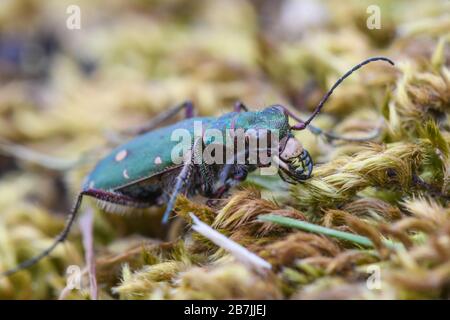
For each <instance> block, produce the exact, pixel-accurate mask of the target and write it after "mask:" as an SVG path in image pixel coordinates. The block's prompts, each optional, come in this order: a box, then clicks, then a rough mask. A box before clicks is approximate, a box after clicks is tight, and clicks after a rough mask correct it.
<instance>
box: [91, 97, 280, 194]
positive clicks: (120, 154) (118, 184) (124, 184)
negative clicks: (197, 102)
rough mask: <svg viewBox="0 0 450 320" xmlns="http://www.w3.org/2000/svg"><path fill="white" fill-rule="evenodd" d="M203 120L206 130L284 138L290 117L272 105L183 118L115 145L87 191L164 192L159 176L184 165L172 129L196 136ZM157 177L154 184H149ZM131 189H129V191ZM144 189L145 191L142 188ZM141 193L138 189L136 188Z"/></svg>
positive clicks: (94, 174)
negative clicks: (175, 152) (175, 154)
mask: <svg viewBox="0 0 450 320" xmlns="http://www.w3.org/2000/svg"><path fill="white" fill-rule="evenodd" d="M196 121H201V123H202V126H203V129H204V130H207V129H218V130H220V131H222V132H224V133H225V131H226V129H234V130H236V129H243V130H244V131H247V130H249V129H267V130H278V132H279V137H280V139H281V138H282V137H284V136H285V135H286V134H287V133H288V132H289V124H288V117H287V115H286V114H285V113H284V112H283V109H282V108H279V107H277V106H272V107H268V108H266V109H264V110H262V111H255V112H231V113H227V114H224V115H222V116H221V117H219V118H213V117H196V118H190V119H185V120H182V121H179V122H177V123H175V124H173V125H169V126H166V127H162V128H159V129H156V130H153V131H150V132H147V133H145V134H142V135H140V136H137V137H135V138H134V139H132V140H130V141H129V142H127V143H125V144H123V145H120V146H119V147H117V148H115V149H114V150H113V151H112V152H111V153H110V154H109V155H107V156H106V157H105V158H104V159H103V160H101V161H99V162H98V164H97V166H96V167H95V168H94V170H93V171H92V172H91V173H90V174H89V175H88V177H87V179H86V182H85V184H84V186H83V190H87V189H92V188H95V189H101V190H106V191H125V192H126V191H129V190H131V189H136V188H138V189H139V188H144V186H145V188H146V191H147V192H143V193H142V196H145V195H146V194H147V193H152V192H154V193H156V194H160V193H161V190H159V189H160V188H159V186H158V185H157V184H159V183H160V182H159V181H158V180H156V179H155V177H157V176H159V175H162V174H164V173H167V172H170V171H174V170H176V169H177V168H180V167H181V166H182V165H181V164H175V163H174V162H173V161H172V159H171V152H172V149H173V148H174V147H175V145H176V144H177V143H178V141H172V139H171V136H172V132H173V131H174V130H176V129H187V130H188V131H189V132H190V133H191V135H192V137H194V123H195V122H196ZM150 180H153V181H154V183H153V184H152V183H145V182H146V181H150ZM127 189H129V190H127ZM141 191H144V190H141ZM133 192H134V193H139V192H138V190H135V191H133Z"/></svg>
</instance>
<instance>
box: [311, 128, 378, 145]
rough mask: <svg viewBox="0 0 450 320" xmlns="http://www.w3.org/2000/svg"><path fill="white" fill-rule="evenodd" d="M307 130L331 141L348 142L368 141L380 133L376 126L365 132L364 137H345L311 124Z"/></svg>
mask: <svg viewBox="0 0 450 320" xmlns="http://www.w3.org/2000/svg"><path fill="white" fill-rule="evenodd" d="M308 129H309V131H311V133H312V134H315V135H322V136H324V137H325V138H326V139H327V140H328V141H333V140H342V141H348V142H365V141H370V140H373V139H375V138H377V137H378V136H379V135H380V133H381V127H377V128H375V129H374V130H372V132H370V133H369V134H367V135H366V136H365V137H355V138H352V137H345V136H342V135H339V134H335V133H333V132H326V131H323V130H322V129H320V128H318V127H314V126H313V125H311V124H310V125H309V126H308Z"/></svg>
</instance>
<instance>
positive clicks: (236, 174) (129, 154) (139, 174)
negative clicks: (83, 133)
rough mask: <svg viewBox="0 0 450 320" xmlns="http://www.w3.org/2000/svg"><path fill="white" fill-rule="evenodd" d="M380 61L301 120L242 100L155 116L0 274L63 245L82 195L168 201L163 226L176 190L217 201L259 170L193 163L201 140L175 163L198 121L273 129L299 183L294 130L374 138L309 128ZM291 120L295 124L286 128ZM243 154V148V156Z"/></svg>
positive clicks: (281, 159) (303, 169) (301, 167)
mask: <svg viewBox="0 0 450 320" xmlns="http://www.w3.org/2000/svg"><path fill="white" fill-rule="evenodd" d="M379 60H381V61H386V62H388V63H390V64H391V65H394V63H393V62H392V61H391V60H390V59H388V58H385V57H373V58H369V59H367V60H364V61H363V62H361V63H360V64H358V65H356V66H354V67H353V68H352V69H350V70H349V71H347V72H346V73H345V74H344V75H343V76H342V77H340V78H339V79H338V80H337V81H336V83H335V84H334V85H333V86H332V87H331V89H330V90H329V91H328V92H327V93H326V94H325V95H324V97H323V98H322V100H321V101H320V102H319V104H318V105H317V107H316V108H315V109H314V111H313V113H312V115H311V116H310V117H309V118H308V119H307V120H305V121H303V120H302V119H300V118H299V117H297V116H296V115H294V114H293V113H292V112H291V111H289V110H288V109H286V108H285V107H284V106H282V105H272V106H269V107H266V108H265V109H263V110H261V111H249V110H248V109H247V107H246V106H245V105H244V104H243V103H240V102H238V103H236V105H235V110H234V111H233V112H230V113H227V114H224V115H222V116H221V117H218V118H215V117H194V115H193V113H194V112H193V111H194V110H193V109H194V106H193V104H192V103H191V102H185V103H183V104H181V105H179V106H177V107H175V108H173V109H171V110H169V111H168V112H166V113H164V114H162V115H160V116H158V117H156V118H155V119H153V121H152V122H151V123H149V124H148V125H147V126H146V127H145V128H142V129H141V130H140V132H139V133H140V135H138V136H137V137H135V138H134V139H132V140H131V141H129V142H127V143H125V144H122V145H120V146H119V147H117V148H115V149H114V150H113V151H112V152H111V153H110V154H109V155H108V156H106V157H105V158H104V159H102V160H100V161H99V162H98V163H97V165H96V166H95V168H94V170H93V171H92V172H91V173H90V174H89V175H88V176H87V178H86V180H85V182H84V184H83V187H82V190H81V192H80V193H79V194H78V196H77V199H76V201H75V204H74V206H73V208H72V210H71V212H70V215H69V217H68V220H67V223H66V225H65V227H64V229H63V231H62V232H61V233H60V234H59V236H58V237H57V238H56V239H55V241H54V243H53V244H52V245H51V246H50V247H49V248H47V249H46V250H44V251H42V252H41V253H40V254H38V255H37V256H35V257H33V258H31V259H29V260H26V261H24V262H22V263H21V264H19V265H18V266H16V267H15V268H13V269H10V270H8V271H6V272H4V273H3V274H2V275H3V276H9V275H11V274H13V273H15V272H17V271H20V270H22V269H25V268H28V267H30V266H32V265H34V264H36V263H37V262H38V261H40V260H41V259H42V258H44V257H46V256H48V255H49V254H50V253H51V252H52V250H53V249H54V248H55V247H56V246H57V245H58V244H59V243H61V242H63V241H64V240H65V239H66V237H67V235H68V233H69V231H70V229H71V227H72V225H73V223H74V221H75V218H76V215H77V212H78V210H79V208H80V206H81V203H82V199H83V197H84V196H89V197H93V198H95V199H97V200H98V203H99V205H100V206H101V207H102V208H103V209H104V210H105V211H110V212H120V211H125V210H127V209H129V208H147V207H151V206H154V205H163V204H164V203H167V206H166V210H165V213H164V216H163V221H162V222H163V224H166V223H167V221H168V219H169V215H170V213H171V211H172V209H173V206H174V204H175V200H176V198H177V195H178V194H179V193H180V192H182V193H185V194H186V195H187V196H193V195H195V194H200V195H202V196H205V197H206V198H209V199H214V198H216V199H217V198H220V197H221V196H222V195H223V194H224V193H225V192H226V191H227V190H229V189H230V188H231V187H233V186H234V185H236V184H238V183H239V182H241V181H243V180H245V179H246V177H247V174H248V173H249V172H251V171H254V170H256V169H257V168H259V167H262V166H263V165H261V164H260V163H256V164H249V163H247V162H245V163H235V162H232V163H228V162H227V163H224V164H206V163H196V162H195V161H194V160H195V158H196V151H195V150H196V145H198V144H205V141H204V140H203V141H202V140H200V141H199V140H198V139H197V140H195V141H191V148H190V149H189V150H187V152H186V153H185V154H184V155H183V161H182V162H181V163H175V162H174V160H173V157H172V154H171V150H172V149H173V147H174V146H175V144H176V143H175V142H174V141H173V140H172V139H171V135H172V132H173V131H174V130H177V129H185V130H187V131H188V132H192V131H193V130H194V129H193V127H194V122H196V121H200V122H201V123H202V126H203V127H202V129H203V130H205V129H211V128H212V129H216V130H219V131H221V132H224V131H225V130H231V132H233V130H237V129H242V130H243V131H244V132H248V131H249V130H250V129H263V130H266V131H267V132H274V131H277V134H278V137H279V144H278V145H277V147H278V150H277V151H278V155H277V156H276V159H277V163H278V165H279V166H278V174H279V175H280V177H281V178H282V179H283V180H285V181H286V182H289V183H300V182H301V181H304V180H306V179H308V178H310V176H311V174H312V170H313V161H312V159H311V157H310V155H309V153H308V151H307V150H305V149H304V148H303V147H302V144H301V143H300V141H298V140H297V139H296V138H295V137H294V134H293V131H298V130H304V129H306V128H309V129H310V130H311V131H312V132H313V133H316V134H324V135H325V136H326V137H327V138H329V139H343V140H350V141H364V140H368V139H371V138H373V137H371V138H361V139H358V138H356V139H352V138H344V137H338V136H335V135H333V134H331V133H325V132H322V130H321V129H319V128H316V127H313V126H312V125H310V123H311V121H312V120H313V119H314V118H315V117H316V116H317V115H318V114H319V113H320V111H321V109H322V107H323V105H324V104H325V102H326V101H327V100H328V98H329V97H330V95H331V94H332V93H333V90H334V89H335V88H336V87H338V86H339V84H340V83H341V82H342V81H343V80H344V79H345V78H347V77H348V76H350V74H352V73H353V72H354V71H356V70H357V69H359V68H361V67H362V66H364V65H366V64H369V63H371V62H373V61H379ZM182 110H184V111H185V116H186V119H185V120H182V121H179V122H177V123H175V124H173V125H169V126H166V127H162V128H158V129H155V127H156V126H157V125H158V124H159V123H161V122H163V121H165V120H168V119H169V118H171V117H173V116H174V115H175V114H177V113H178V112H180V111H182ZM289 117H291V118H293V119H294V120H295V121H297V123H296V124H295V125H293V126H290V125H289V121H288V120H289ZM206 144H207V142H206ZM246 148H247V147H246ZM247 151H248V150H247V149H246V150H245V152H247ZM167 190H171V192H170V193H169V192H168V191H167Z"/></svg>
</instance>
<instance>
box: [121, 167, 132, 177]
mask: <svg viewBox="0 0 450 320" xmlns="http://www.w3.org/2000/svg"><path fill="white" fill-rule="evenodd" d="M122 174H123V177H124V178H125V179H130V176H129V175H128V172H127V169H125V170H123V172H122Z"/></svg>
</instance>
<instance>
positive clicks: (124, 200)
mask: <svg viewBox="0 0 450 320" xmlns="http://www.w3.org/2000/svg"><path fill="white" fill-rule="evenodd" d="M84 196H90V197H93V198H96V199H99V200H103V201H108V202H110V203H114V204H119V205H125V206H132V207H137V208H144V207H149V206H151V205H152V204H150V203H146V202H139V201H135V200H134V199H133V198H131V197H127V196H123V195H120V194H117V193H113V192H109V191H104V190H99V189H86V190H83V191H81V192H80V193H79V194H78V196H77V199H76V201H75V204H74V206H73V207H72V210H71V211H70V214H69V216H68V218H67V222H66V225H65V226H64V229H63V230H62V231H61V233H60V234H59V235H58V236H57V237H56V239H55V241H54V242H53V244H52V245H51V246H49V247H48V248H47V249H45V250H44V251H42V252H41V253H39V254H38V255H36V256H34V257H33V258H31V259H28V260H26V261H24V262H22V263H20V264H19V265H17V266H16V267H15V268H13V269H10V270H7V271H5V272H3V273H2V274H1V275H0V277H7V276H10V275H12V274H14V273H16V272H18V271H20V270H23V269H26V268H28V267H31V266H33V265H34V264H36V263H38V262H39V261H40V260H42V259H43V258H45V257H47V256H48V255H49V254H50V253H51V252H52V251H53V250H54V249H55V248H56V246H57V245H58V244H59V243H61V242H64V241H65V240H66V238H67V236H68V235H69V232H70V230H71V228H72V226H73V223H74V222H75V218H76V216H77V213H78V211H79V209H80V206H81V203H82V200H83V197H84Z"/></svg>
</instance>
